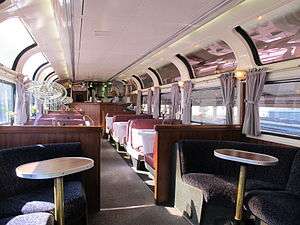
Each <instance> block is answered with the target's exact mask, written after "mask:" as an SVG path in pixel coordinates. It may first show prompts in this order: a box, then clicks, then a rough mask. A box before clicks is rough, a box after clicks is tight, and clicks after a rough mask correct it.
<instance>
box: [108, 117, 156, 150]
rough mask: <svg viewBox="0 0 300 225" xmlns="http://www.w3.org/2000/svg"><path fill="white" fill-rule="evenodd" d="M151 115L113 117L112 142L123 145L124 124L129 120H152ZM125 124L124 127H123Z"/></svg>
mask: <svg viewBox="0 0 300 225" xmlns="http://www.w3.org/2000/svg"><path fill="white" fill-rule="evenodd" d="M152 117H153V116H152V115H147V114H141V115H131V114H123V115H115V116H114V117H113V123H112V131H111V134H112V138H113V140H114V141H115V142H116V143H117V145H119V144H122V145H123V144H125V136H126V130H127V126H126V123H127V122H128V121H129V120H131V119H149V118H152ZM124 123H125V126H124Z"/></svg>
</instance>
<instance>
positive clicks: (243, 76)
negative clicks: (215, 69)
mask: <svg viewBox="0 0 300 225" xmlns="http://www.w3.org/2000/svg"><path fill="white" fill-rule="evenodd" d="M234 77H235V78H236V79H238V80H240V81H243V80H246V77H247V71H246V70H236V71H235V72H234Z"/></svg>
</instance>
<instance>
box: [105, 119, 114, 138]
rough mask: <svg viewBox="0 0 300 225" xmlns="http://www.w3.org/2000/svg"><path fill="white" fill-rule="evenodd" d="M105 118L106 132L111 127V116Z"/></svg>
mask: <svg viewBox="0 0 300 225" xmlns="http://www.w3.org/2000/svg"><path fill="white" fill-rule="evenodd" d="M105 120H106V127H105V130H106V133H107V134H108V133H109V131H110V130H111V129H112V127H113V126H112V125H113V117H106V118H105Z"/></svg>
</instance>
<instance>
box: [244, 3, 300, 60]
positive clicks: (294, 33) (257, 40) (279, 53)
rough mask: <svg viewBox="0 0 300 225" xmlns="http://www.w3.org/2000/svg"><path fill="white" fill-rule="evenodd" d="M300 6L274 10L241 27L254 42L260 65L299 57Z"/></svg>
mask: <svg viewBox="0 0 300 225" xmlns="http://www.w3.org/2000/svg"><path fill="white" fill-rule="evenodd" d="M299 21H300V5H299V6H298V7H297V8H295V9H292V10H291V8H288V9H279V10H275V11H274V12H272V13H271V14H269V15H263V16H260V17H258V18H257V19H256V20H255V21H251V22H249V23H248V24H245V25H244V26H243V29H244V30H245V31H246V32H247V33H248V35H249V36H250V37H251V39H252V41H253V42H254V44H255V46H256V48H257V51H258V54H259V58H260V61H261V63H262V64H268V63H274V62H280V61H285V60H289V59H295V58H299V57H300V23H299Z"/></svg>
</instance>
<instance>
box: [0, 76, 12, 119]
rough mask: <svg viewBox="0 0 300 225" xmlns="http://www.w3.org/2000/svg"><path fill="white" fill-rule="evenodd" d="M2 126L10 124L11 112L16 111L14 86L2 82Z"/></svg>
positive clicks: (0, 85) (0, 112)
mask: <svg viewBox="0 0 300 225" xmlns="http://www.w3.org/2000/svg"><path fill="white" fill-rule="evenodd" d="M0 90H1V95H0V124H4V123H9V112H13V111H14V85H13V84H9V83H6V82H4V81H1V80H0Z"/></svg>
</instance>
